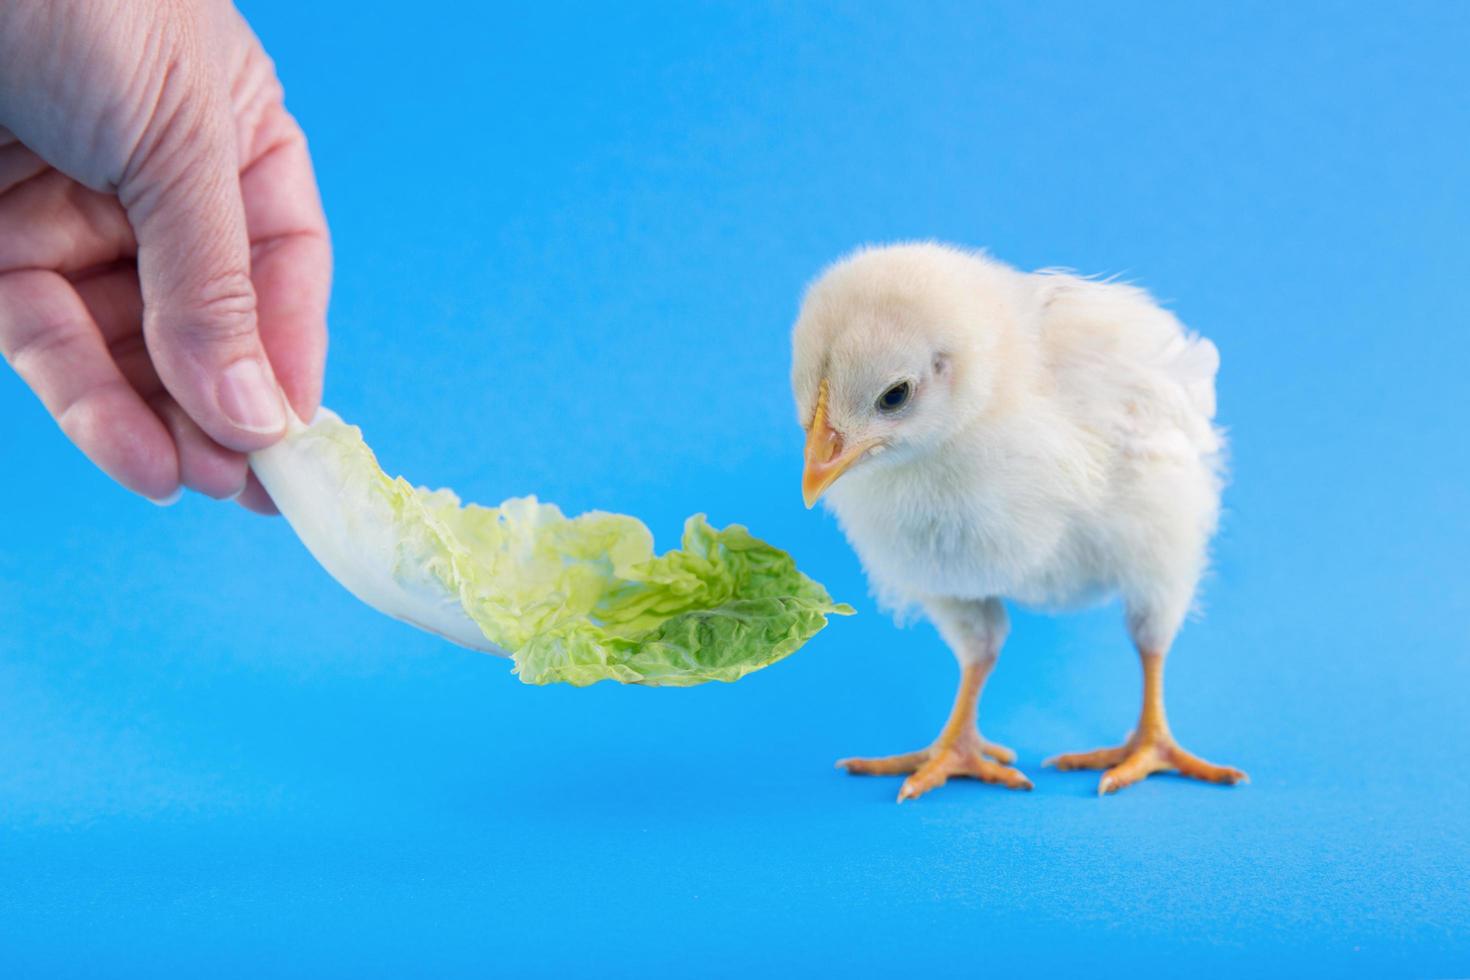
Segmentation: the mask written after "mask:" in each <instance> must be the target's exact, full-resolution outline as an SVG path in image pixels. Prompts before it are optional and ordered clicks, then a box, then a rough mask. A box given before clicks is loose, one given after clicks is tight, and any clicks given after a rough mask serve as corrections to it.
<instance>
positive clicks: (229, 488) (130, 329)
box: [73, 267, 246, 499]
mask: <svg viewBox="0 0 1470 980" xmlns="http://www.w3.org/2000/svg"><path fill="white" fill-rule="evenodd" d="M73 288H75V289H76V291H77V295H79V296H80V297H81V298H82V302H83V303H85V304H86V307H87V310H88V312H89V313H90V314H91V316H92V319H93V321H94V322H95V323H96V324H97V327H98V329H99V331H100V332H101V334H102V338H103V340H104V341H106V342H107V345H108V348H109V350H110V351H111V354H112V357H113V360H114V361H116V362H117V366H118V369H119V370H120V371H121V372H122V375H123V377H124V378H126V379H127V381H128V384H130V385H131V386H132V387H133V389H134V390H135V391H137V392H138V393H139V394H140V395H141V396H142V397H143V398H144V400H145V401H146V402H147V403H148V405H149V407H151V408H152V409H153V411H154V414H156V415H157V416H158V417H159V419H160V420H161V421H162V422H163V424H164V427H165V428H166V429H168V431H169V434H170V435H171V436H172V437H173V440H174V446H175V448H176V449H177V451H178V455H179V482H180V483H182V484H183V485H184V486H186V487H188V488H189V489H191V490H197V491H198V492H200V493H202V494H205V495H206V496H210V497H214V498H216V499H229V498H234V497H237V496H238V495H239V494H240V493H241V492H242V491H243V490H244V488H245V473H246V463H245V457H244V456H243V455H242V454H240V453H237V452H235V451H233V450H230V449H226V448H224V447H223V446H221V445H220V444H219V443H217V442H215V441H214V440H213V439H211V438H209V436H207V435H205V434H204V431H203V430H202V429H200V428H199V426H198V425H197V424H195V422H194V421H193V420H192V419H190V418H189V416H188V414H187V413H185V412H184V410H183V409H182V408H180V407H179V404H178V403H177V402H176V401H174V399H173V398H172V396H170V395H169V393H168V392H167V391H166V390H165V389H164V387H163V383H162V382H161V381H160V380H159V378H158V374H157V372H156V371H154V369H153V364H152V362H151V361H149V359H148V351H147V348H146V347H145V346H144V345H143V342H142V334H141V329H142V315H143V300H142V297H141V296H140V295H139V292H138V276H137V273H136V272H135V271H134V270H133V269H132V268H130V267H118V268H112V269H107V270H102V271H99V272H97V273H95V274H92V275H89V276H87V277H86V278H84V279H80V280H76V281H75V282H74V283H73Z"/></svg>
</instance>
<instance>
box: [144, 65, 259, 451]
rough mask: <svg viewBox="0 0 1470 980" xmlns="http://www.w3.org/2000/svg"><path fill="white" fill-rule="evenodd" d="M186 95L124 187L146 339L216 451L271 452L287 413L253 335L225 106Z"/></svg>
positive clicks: (203, 95) (198, 92)
mask: <svg viewBox="0 0 1470 980" xmlns="http://www.w3.org/2000/svg"><path fill="white" fill-rule="evenodd" d="M207 88H208V86H207V85H206V86H201V87H200V88H198V89H194V90H192V91H189V92H187V94H186V98H185V100H184V102H183V103H182V104H180V105H178V106H177V107H176V108H175V109H174V111H173V113H172V118H169V119H166V120H163V121H161V122H160V123H159V124H158V125H157V126H156V128H155V131H156V132H158V133H159V134H160V136H159V138H158V140H157V142H156V143H154V144H153V145H150V146H147V147H146V148H145V151H144V152H143V153H142V155H141V156H140V157H139V160H140V163H139V164H138V165H137V167H136V171H135V172H134V171H132V170H130V171H129V172H128V173H127V175H126V177H125V179H124V181H122V182H121V183H120V184H119V187H118V196H119V199H120V200H121V201H122V204H123V207H124V208H125V209H126V210H127V213H128V220H129V221H130V222H131V223H132V226H133V232H134V234H135V236H136V238H137V242H138V279H139V283H140V285H141V287H142V294H143V335H144V338H145V340H146V342H147V345H148V353H149V356H150V357H151V359H152V361H153V364H154V367H155V368H156V369H157V371H158V376H159V379H160V380H161V381H162V382H163V385H164V387H165V388H167V389H168V392H169V394H171V395H172V396H173V398H174V400H175V401H177V402H178V403H179V405H180V407H182V408H183V409H184V411H185V412H186V413H187V414H188V415H189V417H190V418H192V419H193V420H194V421H195V422H196V423H198V425H199V427H200V428H201V429H203V430H204V431H205V432H206V433H207V434H208V435H209V436H210V437H211V438H213V439H214V440H215V441H216V442H218V443H219V444H220V445H222V446H226V447H228V448H230V449H235V450H239V451H241V452H248V451H251V450H254V449H260V448H263V447H265V446H268V445H270V444H271V443H273V442H275V441H276V439H278V438H279V437H280V436H281V434H282V433H283V432H284V431H285V427H286V402H285V398H284V396H283V395H282V393H281V389H280V386H279V384H278V383H277V381H276V377H275V373H274V372H273V371H272V369H271V365H270V361H269V360H268V359H267V358H266V353H265V348H264V346H262V344H261V340H260V334H259V332H258V330H257V326H256V297H255V288H254V286H253V284H252V282H251V278H250V243H249V238H248V235H247V232H246V226H245V211H244V206H243V204H242V202H241V196H240V174H239V165H238V159H239V156H238V153H237V151H236V146H235V134H234V131H233V126H232V116H231V113H230V112H229V106H228V104H227V102H226V100H225V99H223V98H211V97H210V96H209V94H208V92H207Z"/></svg>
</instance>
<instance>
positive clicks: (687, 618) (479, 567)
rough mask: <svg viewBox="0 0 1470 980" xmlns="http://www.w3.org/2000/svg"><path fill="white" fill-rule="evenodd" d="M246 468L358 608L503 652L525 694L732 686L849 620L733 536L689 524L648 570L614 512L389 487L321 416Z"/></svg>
mask: <svg viewBox="0 0 1470 980" xmlns="http://www.w3.org/2000/svg"><path fill="white" fill-rule="evenodd" d="M250 463H251V467H252V468H253V469H254V470H255V473H256V475H257V476H259V478H260V481H261V482H262V483H263V484H264V485H265V488H266V489H267V490H268V491H270V494H271V497H272V499H274V500H275V502H276V506H277V507H279V508H280V510H281V513H282V514H284V515H285V517H286V519H287V520H288V521H290V523H291V527H292V528H293V529H295V531H296V533H297V535H298V536H299V537H300V538H301V540H302V542H304V543H305V544H306V547H307V548H308V549H309V550H310V551H311V553H312V555H314V556H315V557H316V559H317V561H319V562H320V563H321V564H322V565H323V566H324V567H325V568H326V569H327V571H328V572H330V573H331V574H332V575H333V576H334V577H335V578H336V579H337V580H338V581H339V582H341V583H342V584H343V585H344V586H346V587H347V589H348V590H349V591H350V592H352V594H353V595H355V596H357V597H358V598H359V599H361V600H362V601H363V602H366V603H367V604H368V605H370V606H373V607H374V608H376V609H378V610H380V611H382V612H385V613H387V614H388V615H390V616H395V617H397V618H398V619H401V620H403V621H405V622H408V623H411V624H413V625H414V626H418V627H420V628H421V629H425V630H428V631H430V632H433V633H438V634H439V635H441V636H443V637H445V638H447V639H449V640H452V641H454V642H455V643H459V644H461V645H463V646H467V647H472V648H475V649H479V650H487V651H490V652H494V653H502V654H504V653H509V654H510V655H511V656H513V657H514V658H515V665H516V666H515V670H516V672H517V673H518V674H519V675H520V677H521V679H522V680H523V681H526V682H527V683H530V684H547V683H551V682H554V681H565V682H567V683H570V684H576V685H579V686H580V685H586V684H593V683H595V682H597V681H600V680H609V679H611V680H617V681H622V682H624V683H629V684H651V685H661V686H687V685H691V684H700V683H703V682H705V681H712V680H718V681H735V680H739V679H740V678H741V677H743V676H745V675H746V674H748V673H750V672H751V671H753V670H759V669H760V668H762V667H765V666H768V665H770V664H772V663H775V662H776V661H777V660H780V659H781V658H783V657H785V656H787V655H788V654H790V653H793V652H794V651H796V650H797V649H798V648H800V647H801V645H802V644H803V643H805V642H806V641H807V640H809V639H811V637H812V636H814V635H815V634H816V633H817V631H819V630H820V629H821V628H822V627H823V626H825V625H826V623H827V616H828V615H830V614H833V613H838V614H844V615H845V614H849V613H851V612H852V608H851V607H850V606H846V605H840V604H834V603H833V602H832V599H831V597H830V596H828V594H827V591H826V590H825V589H824V588H822V586H820V585H818V584H817V583H816V582H814V581H812V580H811V579H809V578H807V577H806V576H805V575H803V574H802V573H801V572H799V571H797V569H796V565H795V563H794V562H793V561H792V560H791V556H789V555H787V554H786V553H785V552H783V551H780V550H778V549H776V548H773V547H771V546H770V545H768V544H766V543H765V542H763V541H760V540H758V539H757V538H755V537H752V536H751V534H750V532H748V531H747V530H746V529H745V528H743V527H741V526H739V525H734V524H732V525H731V526H729V527H727V528H724V529H723V530H719V529H716V528H714V527H711V526H710V525H709V523H708V522H707V521H706V520H705V519H704V516H703V515H699V514H697V515H695V516H693V517H691V518H689V520H688V521H686V522H685V524H684V540H683V544H682V547H681V548H680V549H679V550H677V551H670V552H668V553H666V554H664V555H660V556H655V555H654V553H653V535H652V534H651V533H649V530H648V528H647V527H646V526H644V524H643V523H642V522H641V521H639V520H637V519H636V518H633V517H627V516H625V515H622V514H608V513H603V512H600V511H593V512H591V513H587V514H583V515H581V516H580V517H572V518H568V517H566V516H564V515H563V514H562V512H561V511H560V510H559V509H557V508H556V507H555V506H553V505H551V504H543V503H540V502H538V501H537V500H536V498H534V497H521V498H516V499H513V500H507V501H506V502H505V503H503V504H501V505H500V506H499V507H480V506H477V505H475V504H461V503H460V500H459V498H458V497H456V496H455V495H454V494H453V493H452V492H451V491H449V490H432V491H431V490H426V489H424V488H422V487H417V488H416V487H414V486H412V485H410V484H409V483H408V482H406V481H405V480H403V479H402V478H398V479H393V478H391V477H389V476H387V475H386V474H385V473H384V472H383V471H382V469H381V468H380V467H379V466H378V461H377V459H376V458H375V457H374V456H373V452H372V450H371V449H369V448H368V446H367V443H365V442H364V441H363V438H362V432H361V431H360V430H359V429H358V428H357V427H356V426H352V425H347V424H346V423H344V422H343V421H342V420H341V419H340V418H338V417H337V416H336V415H334V414H333V413H331V412H328V411H326V410H323V411H322V412H321V413H320V414H319V415H318V416H317V418H316V419H315V421H313V422H312V424H311V425H304V424H302V423H299V422H296V423H294V424H293V427H292V430H291V432H290V433H289V434H288V435H287V437H286V438H285V439H284V440H282V441H281V442H280V443H277V444H276V445H275V446H272V447H271V448H269V449H266V450H263V451H261V452H258V453H255V454H253V455H252V456H251V460H250Z"/></svg>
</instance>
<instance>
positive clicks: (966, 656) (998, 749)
mask: <svg viewBox="0 0 1470 980" xmlns="http://www.w3.org/2000/svg"><path fill="white" fill-rule="evenodd" d="M930 612H931V615H933V616H934V619H935V622H936V625H938V626H939V628H940V632H941V633H942V634H943V635H944V637H945V639H946V640H948V641H949V642H950V644H951V646H953V647H954V648H955V652H956V654H957V655H958V656H959V657H960V663H961V672H960V689H959V692H958V693H957V694H956V695H955V701H954V708H953V710H951V711H950V715H949V720H948V721H947V722H945V725H944V728H943V730H942V731H940V733H939V737H938V738H937V739H935V740H934V744H932V745H930V746H929V747H928V748H926V749H920V750H919V751H918V752H906V753H904V754H902V755H890V756H883V757H880V758H873V759H861V758H853V759H841V760H839V761H838V763H837V767H838V768H839V769H846V770H847V771H848V772H849V773H852V774H854V775H861V776H891V775H899V774H904V773H907V774H909V778H908V779H906V780H904V784H903V786H902V788H900V789H899V792H898V801H899V802H900V803H902V802H903V801H904V800H912V799H915V798H917V797H919V796H922V795H923V794H925V793H927V792H928V791H929V790H931V789H935V788H936V787H939V786H942V785H944V784H945V783H946V782H947V781H948V780H949V779H950V777H952V776H964V777H968V778H971V779H978V780H981V781H982V782H987V783H997V784H999V785H1002V786H1009V787H1010V788H1012V789H1030V788H1031V781H1030V780H1029V779H1027V778H1026V777H1025V775H1023V774H1022V773H1021V772H1019V771H1018V770H1016V769H1012V768H1010V766H1009V765H1008V764H1009V763H1011V762H1014V761H1015V759H1016V754H1015V753H1014V752H1012V751H1011V750H1010V749H1008V748H1006V747H1005V746H1003V745H997V744H996V743H994V742H990V741H987V740H986V739H984V738H983V737H982V736H981V735H980V729H979V728H978V727H977V725H976V721H975V719H976V715H977V714H978V711H979V702H980V692H981V690H982V689H983V688H984V687H985V680H986V678H987V677H989V676H990V671H991V670H992V669H993V668H994V667H995V660H996V655H997V653H998V651H999V647H1000V641H1001V640H1002V639H1003V638H1004V633H1005V610H1004V607H1002V606H1001V605H1000V603H999V602H998V601H996V600H987V601H986V602H985V603H978V604H973V605H968V604H967V605H966V606H962V605H960V604H947V605H946V606H942V607H939V608H933V607H931V610H930Z"/></svg>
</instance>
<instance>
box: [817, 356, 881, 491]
mask: <svg viewBox="0 0 1470 980" xmlns="http://www.w3.org/2000/svg"><path fill="white" fill-rule="evenodd" d="M875 443H876V440H871V441H868V442H861V443H858V444H857V445H855V446H845V445H844V444H843V439H842V435H841V434H840V433H839V432H838V431H837V430H836V429H834V428H832V424H831V423H830V422H828V421H827V382H826V381H823V382H822V384H821V386H820V387H818V389H817V410H816V412H814V413H813V414H812V422H811V425H809V426H807V430H806V468H805V470H803V471H802V474H801V495H802V497H803V499H805V500H806V505H807V508H808V509H810V508H811V507H813V506H814V505H815V504H816V502H817V501H818V500H820V499H821V497H822V494H824V493H826V492H827V488H828V487H830V486H831V485H832V484H834V483H836V482H837V478H838V477H839V476H841V475H842V474H843V473H845V472H847V470H848V468H849V467H850V466H852V464H853V463H856V462H857V461H858V460H859V459H861V458H862V457H863V454H864V453H866V452H867V451H868V450H869V449H871V448H873V446H874V445H875Z"/></svg>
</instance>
